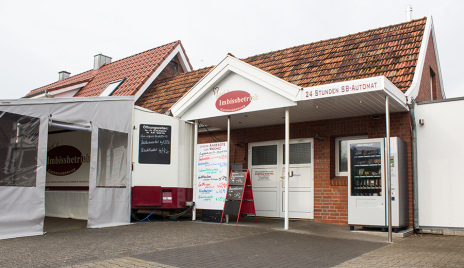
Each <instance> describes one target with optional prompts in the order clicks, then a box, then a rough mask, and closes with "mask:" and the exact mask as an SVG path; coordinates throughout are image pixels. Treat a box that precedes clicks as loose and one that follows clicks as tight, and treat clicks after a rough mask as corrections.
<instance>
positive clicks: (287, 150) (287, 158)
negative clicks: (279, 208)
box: [284, 108, 290, 230]
mask: <svg viewBox="0 0 464 268" xmlns="http://www.w3.org/2000/svg"><path fill="white" fill-rule="evenodd" d="M289 162H290V112H289V109H288V108H286V109H285V201H284V202H285V226H284V229H285V230H288V222H289V220H288V199H289V198H288V175H289V166H290V164H289Z"/></svg>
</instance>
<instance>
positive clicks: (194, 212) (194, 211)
mask: <svg viewBox="0 0 464 268" xmlns="http://www.w3.org/2000/svg"><path fill="white" fill-rule="evenodd" d="M197 144H198V120H195V127H194V130H193V178H192V185H193V200H196V195H197V194H196V193H197V185H196V183H197V182H196V181H197V165H198V157H197V154H198V152H197ZM196 219H197V209H196V207H195V205H193V208H192V221H195V220H196Z"/></svg>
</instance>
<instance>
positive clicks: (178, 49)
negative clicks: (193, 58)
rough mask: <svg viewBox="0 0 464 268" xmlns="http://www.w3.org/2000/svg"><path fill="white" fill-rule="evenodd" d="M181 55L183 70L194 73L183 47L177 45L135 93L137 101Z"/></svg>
mask: <svg viewBox="0 0 464 268" xmlns="http://www.w3.org/2000/svg"><path fill="white" fill-rule="evenodd" d="M177 54H179V55H180V59H181V61H180V63H181V65H182V68H184V70H187V72H190V71H192V70H191V68H190V64H189V63H188V61H187V57H186V56H185V55H184V51H183V50H182V46H181V45H180V44H178V45H177V47H176V48H175V49H174V50H173V51H172V52H171V54H169V56H168V57H167V58H166V59H165V60H164V61H163V62H162V63H161V65H160V66H159V67H158V68H157V69H156V71H155V72H154V73H153V74H152V75H151V76H150V78H148V80H147V81H146V82H145V84H143V86H142V87H141V88H140V89H139V90H138V91H137V93H135V100H138V99H139V98H140V96H142V94H143V93H144V92H145V90H147V88H148V87H149V86H150V85H151V83H153V81H155V79H156V78H157V77H158V75H160V73H161V72H162V71H163V70H164V68H166V66H167V65H168V64H169V63H170V62H171V60H172V59H174V57H175V56H176V55H177Z"/></svg>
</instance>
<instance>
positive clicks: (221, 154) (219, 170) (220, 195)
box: [195, 142, 229, 210]
mask: <svg viewBox="0 0 464 268" xmlns="http://www.w3.org/2000/svg"><path fill="white" fill-rule="evenodd" d="M197 152H198V155H197V157H198V166H197V180H196V184H197V185H196V186H197V187H196V194H195V196H196V200H195V206H196V208H198V209H213V210H222V209H223V208H224V201H225V198H226V191H227V180H228V175H229V174H228V168H227V154H228V152H227V142H217V143H207V144H198V145H197Z"/></svg>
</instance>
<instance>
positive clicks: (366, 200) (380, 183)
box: [348, 137, 409, 230]
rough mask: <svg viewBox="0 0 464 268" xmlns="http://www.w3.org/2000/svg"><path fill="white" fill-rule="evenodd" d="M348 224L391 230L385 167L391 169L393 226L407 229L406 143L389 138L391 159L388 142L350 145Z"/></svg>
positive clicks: (350, 143) (357, 141)
mask: <svg viewBox="0 0 464 268" xmlns="http://www.w3.org/2000/svg"><path fill="white" fill-rule="evenodd" d="M348 146H349V154H350V155H349V157H348V173H349V178H348V224H349V225H350V229H351V230H353V229H354V227H355V226H362V227H378V228H382V229H385V228H387V227H388V213H387V212H388V199H387V198H386V194H387V187H386V186H387V185H386V179H385V168H386V167H390V168H391V196H392V227H393V228H394V229H395V230H399V229H401V228H403V227H407V226H408V200H409V198H408V177H407V170H408V169H407V158H406V143H405V142H404V141H403V140H401V139H399V138H396V137H395V138H390V157H389V158H388V159H386V157H385V139H383V138H378V139H363V140H353V141H351V142H349V143H348Z"/></svg>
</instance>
